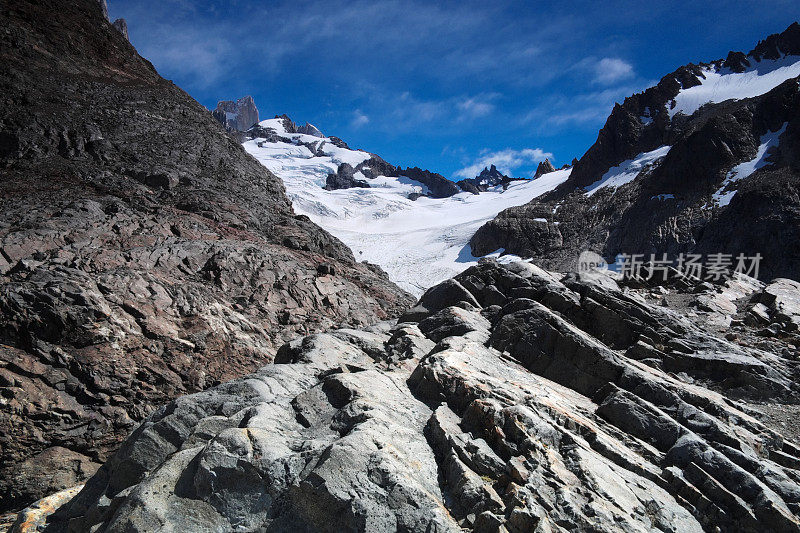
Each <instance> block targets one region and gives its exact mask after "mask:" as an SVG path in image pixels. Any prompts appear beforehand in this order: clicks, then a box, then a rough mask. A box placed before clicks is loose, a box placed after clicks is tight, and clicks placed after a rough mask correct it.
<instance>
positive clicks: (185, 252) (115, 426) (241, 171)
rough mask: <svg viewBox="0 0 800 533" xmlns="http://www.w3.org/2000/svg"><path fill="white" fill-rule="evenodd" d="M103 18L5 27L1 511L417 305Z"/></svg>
mask: <svg viewBox="0 0 800 533" xmlns="http://www.w3.org/2000/svg"><path fill="white" fill-rule="evenodd" d="M102 5H103V2H97V1H96V0H76V1H74V2H56V1H55V0H37V1H36V2H33V1H19V2H11V3H8V2H4V3H3V6H2V9H0V27H2V28H3V31H2V32H0V74H1V76H0V109H1V110H2V112H1V113H0V117H2V118H0V180H1V181H0V183H2V185H0V210H2V212H3V217H2V220H0V397H2V402H0V426H2V427H3V431H2V433H0V502H2V503H1V504H0V508H2V509H9V508H19V507H21V506H23V505H25V504H27V503H29V502H30V501H32V500H34V499H36V498H38V497H40V496H42V495H44V494H46V493H49V492H52V491H54V490H58V489H59V488H63V487H65V486H69V485H74V484H77V483H78V482H80V481H81V480H83V479H85V478H86V477H87V476H88V475H90V474H91V473H92V472H93V471H94V469H96V468H97V467H98V465H99V463H102V462H103V461H105V460H106V458H107V456H108V453H109V452H110V451H112V450H114V449H116V448H117V446H118V445H119V443H120V441H121V439H122V438H123V437H124V436H125V435H126V434H127V433H128V432H129V431H130V430H131V429H132V428H133V427H135V425H136V423H137V422H138V421H139V420H142V419H143V418H144V417H145V416H147V415H148V413H149V412H150V411H152V409H154V408H155V406H157V405H160V404H163V403H164V402H166V401H169V400H170V399H172V398H175V397H176V396H179V395H181V394H185V393H188V392H193V391H197V390H201V389H204V388H207V387H209V386H212V385H214V384H215V383H218V382H220V381H224V380H227V379H231V378H233V377H236V376H240V375H242V374H244V373H246V372H249V371H252V370H253V369H254V368H257V367H259V366H261V365H263V364H265V363H267V362H269V361H270V360H271V359H272V356H273V354H274V349H275V348H277V347H278V346H280V345H282V344H283V343H284V342H285V341H286V340H288V339H290V338H292V337H294V336H295V335H297V334H305V333H307V332H311V331H317V330H321V329H325V328H330V327H333V326H336V325H341V324H351V325H353V326H355V325H359V324H360V325H363V324H367V323H371V322H374V321H375V320H378V319H384V318H387V317H390V316H392V315H395V314H397V313H398V312H399V310H401V309H404V308H405V307H407V305H408V303H409V297H408V295H406V294H405V293H403V292H402V291H400V290H399V289H398V288H397V287H395V286H394V285H393V284H392V283H390V282H389V280H388V279H387V277H386V276H385V274H384V273H383V272H382V271H381V270H380V269H378V268H377V267H374V266H370V265H367V264H363V263H357V262H356V261H355V260H354V258H353V256H352V254H351V252H350V251H349V250H348V249H347V248H346V247H345V246H344V245H343V244H342V243H341V242H339V241H338V240H337V239H335V238H334V237H332V236H331V235H329V234H328V233H326V232H325V231H323V230H321V229H320V228H318V227H317V226H315V225H314V224H312V223H311V222H310V221H309V220H308V219H307V218H306V217H302V216H295V215H294V213H293V212H292V209H291V205H290V203H289V201H288V199H287V198H286V195H285V191H284V188H283V185H282V183H281V181H280V180H279V179H278V178H277V177H275V176H274V175H272V174H271V173H270V172H268V171H267V170H265V169H264V168H263V167H262V166H261V165H260V164H258V162H257V161H255V160H254V159H253V158H251V157H249V156H248V155H247V154H246V153H245V152H244V151H243V149H242V147H241V146H240V145H239V144H238V143H237V142H235V141H234V140H233V139H232V138H231V137H229V136H228V135H227V134H226V132H225V131H224V130H223V128H222V127H221V126H220V125H219V124H218V123H217V122H216V121H215V120H214V119H213V118H212V116H211V115H210V113H208V111H207V110H206V109H204V108H203V107H202V106H201V105H199V104H198V103H197V102H195V101H194V100H192V99H191V98H190V97H189V96H188V95H186V94H185V93H184V92H183V91H181V90H180V89H179V88H177V87H176V86H174V85H173V84H172V83H170V82H168V81H166V80H164V79H162V78H161V77H160V76H159V75H158V74H157V73H156V71H155V70H154V68H153V67H152V65H151V64H150V63H148V62H147V61H146V60H144V59H142V58H141V57H140V56H139V55H138V54H137V53H136V51H135V50H134V48H133V47H132V46H131V45H130V43H128V42H127V41H126V40H125V39H124V37H123V36H122V35H121V34H120V32H119V31H117V30H116V29H115V28H114V27H112V25H111V24H110V23H109V22H108V21H107V20H106V19H105V18H104V14H103V12H102Z"/></svg>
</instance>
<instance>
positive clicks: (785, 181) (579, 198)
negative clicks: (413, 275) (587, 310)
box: [471, 23, 800, 279]
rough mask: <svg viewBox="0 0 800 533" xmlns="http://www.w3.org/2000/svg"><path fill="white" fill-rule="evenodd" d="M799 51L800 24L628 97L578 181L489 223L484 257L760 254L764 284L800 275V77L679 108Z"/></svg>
mask: <svg viewBox="0 0 800 533" xmlns="http://www.w3.org/2000/svg"><path fill="white" fill-rule="evenodd" d="M796 56H800V25H798V24H797V23H795V24H793V25H791V26H790V27H789V28H788V29H787V30H786V31H784V32H783V33H781V34H777V35H773V36H770V37H769V38H767V39H766V40H764V41H762V42H760V43H759V44H758V45H757V46H756V47H755V49H754V50H753V51H751V52H750V53H749V54H747V55H745V54H743V53H734V52H732V53H731V54H729V56H728V58H726V59H725V60H720V61H716V62H714V63H709V64H701V65H693V64H689V65H687V66H685V67H681V68H679V69H678V70H676V71H675V72H673V73H672V74H669V75H667V76H665V77H664V78H663V79H662V80H661V81H660V82H659V83H658V85H656V86H655V87H652V88H650V89H648V90H646V91H644V92H643V93H640V94H635V95H633V96H631V97H629V98H626V99H625V102H624V103H623V104H622V105H617V106H615V107H614V109H613V111H612V112H611V115H610V116H609V118H608V120H607V122H606V124H605V126H604V127H603V129H602V130H601V131H600V133H599V135H598V138H597V141H596V142H595V144H594V145H592V147H590V148H589V150H587V152H586V153H585V154H584V155H583V157H581V158H580V160H579V161H578V162H577V163H576V164H575V166H574V168H573V171H572V174H571V175H570V178H569V179H568V180H567V181H566V182H565V183H563V184H562V185H561V186H559V187H558V189H556V190H555V191H553V192H552V193H550V194H548V195H545V196H542V197H541V198H538V199H537V200H535V201H534V202H531V203H530V204H528V205H525V206H520V207H515V208H511V209H508V210H506V211H504V212H503V213H501V214H500V215H499V216H498V217H497V218H496V219H495V220H493V221H491V222H489V223H487V224H486V225H485V226H483V227H482V228H481V229H480V230H479V231H478V232H477V233H476V234H475V236H474V237H473V239H472V241H471V245H472V251H473V254H474V255H476V256H478V255H485V254H487V253H491V252H493V251H495V250H497V249H498V248H504V249H505V251H506V253H513V254H517V255H520V256H524V257H534V258H535V259H537V261H539V262H540V263H541V264H543V265H546V266H549V267H551V268H555V269H569V268H574V267H575V262H576V259H577V256H578V254H579V253H580V252H581V251H582V250H585V249H589V250H593V251H595V252H598V253H600V254H602V255H604V256H605V257H606V258H609V259H610V258H613V257H614V256H616V255H617V254H619V253H628V254H634V253H642V254H651V253H655V254H662V253H668V254H678V253H681V252H703V253H713V252H724V253H730V254H739V253H744V254H754V253H756V252H760V253H761V254H762V255H763V256H764V263H763V268H762V270H761V272H760V274H761V277H762V278H763V279H770V278H773V277H776V276H787V277H792V278H795V279H798V278H800V264H799V263H798V260H797V258H798V257H800V249H799V248H798V242H800V240H798V237H799V236H800V235H798V233H797V231H798V230H797V228H798V226H800V198H799V197H798V195H797V193H796V190H797V187H798V184H800V89H798V78H792V77H790V78H789V79H787V80H786V81H784V82H783V83H781V84H780V85H777V86H776V87H774V88H773V89H772V90H769V91H767V92H765V93H764V94H760V95H759V96H754V97H750V98H741V99H738V100H728V101H723V102H719V103H707V104H705V105H702V106H700V107H699V108H698V109H696V110H693V111H691V112H690V113H689V114H688V115H687V114H684V113H681V112H677V111H676V108H675V106H676V98H677V97H678V95H679V93H680V92H682V91H683V92H685V91H690V90H692V89H693V88H697V87H698V86H699V85H702V84H703V83H714V78H713V76H716V75H717V74H718V73H722V74H726V73H727V74H730V73H738V72H742V71H744V70H745V69H748V68H749V69H754V68H761V69H762V70H769V68H771V67H765V66H761V67H758V66H757V65H758V63H757V59H762V60H767V61H770V60H778V59H779V58H788V59H791V58H792V57H795V58H796ZM782 60H784V62H785V64H789V63H790V61H788V60H786V59H782ZM709 72H711V74H709ZM709 79H710V80H711V81H708V80H709ZM679 107H680V104H679V103H678V108H679ZM772 134H775V142H774V143H773V144H772V145H770V146H769V149H768V151H767V153H765V154H762V156H763V161H762V162H760V163H759V165H758V170H757V171H756V172H754V173H753V174H752V175H750V176H749V177H746V178H744V179H741V180H740V181H736V182H735V183H733V184H732V185H731V189H730V190H731V191H732V190H735V189H736V188H737V187H738V188H739V189H740V192H737V193H736V194H735V195H734V196H733V198H732V199H730V201H729V203H725V202H719V201H718V200H719V198H718V197H719V196H720V195H719V194H717V193H718V191H720V190H721V189H722V188H723V187H725V186H726V183H727V182H728V181H729V180H728V178H729V177H730V176H731V174H732V173H736V172H741V170H737V167H738V165H740V164H742V163H745V162H748V161H752V160H754V158H758V157H759V150H760V148H761V146H762V145H763V143H764V138H765V136H770V135H772ZM658 149H667V150H668V153H667V154H666V155H665V156H663V157H662V158H659V159H657V160H655V161H653V162H652V163H651V164H648V165H646V166H644V167H643V168H641V169H640V171H637V172H638V175H637V176H636V179H634V180H633V181H630V182H629V183H627V184H625V185H622V186H619V187H617V188H612V187H607V188H603V189H600V190H598V191H596V192H595V193H593V194H592V195H591V196H587V195H586V194H585V193H584V192H583V191H584V188H586V187H590V186H592V184H595V183H597V182H598V181H599V180H601V179H602V178H603V177H604V176H605V175H606V174H607V173H609V172H613V171H614V169H615V168H621V167H624V166H625V165H626V164H629V163H630V162H631V161H632V160H635V159H636V158H637V157H640V156H642V155H643V154H647V153H651V152H653V151H656V150H658ZM637 172H634V175H636V174H637ZM543 220H544V221H543ZM776 228H778V229H779V231H778V234H777V235H776V234H775V230H776Z"/></svg>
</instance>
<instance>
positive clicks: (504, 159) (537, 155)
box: [455, 148, 553, 178]
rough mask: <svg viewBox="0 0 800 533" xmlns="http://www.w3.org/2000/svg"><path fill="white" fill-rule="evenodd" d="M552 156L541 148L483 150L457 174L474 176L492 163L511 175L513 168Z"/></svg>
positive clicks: (463, 176) (456, 173) (467, 176)
mask: <svg viewBox="0 0 800 533" xmlns="http://www.w3.org/2000/svg"><path fill="white" fill-rule="evenodd" d="M552 157H553V154H551V153H550V152H545V151H544V150H542V149H541V148H523V149H522V150H514V149H512V148H506V149H505V150H500V151H498V152H491V151H489V150H483V151H482V152H481V155H480V156H479V157H478V159H476V160H475V162H474V163H472V164H471V165H467V166H466V167H464V168H462V169H460V170H457V171H456V172H455V175H456V176H459V177H462V178H474V177H475V176H477V175H478V174H480V172H481V170H483V169H484V168H486V167H488V166H490V165H494V166H496V167H497V170H499V171H500V172H502V173H503V174H507V175H511V174H512V171H513V170H515V169H518V168H519V167H521V166H524V165H528V164H532V163H538V162H540V161H544V160H545V158H552Z"/></svg>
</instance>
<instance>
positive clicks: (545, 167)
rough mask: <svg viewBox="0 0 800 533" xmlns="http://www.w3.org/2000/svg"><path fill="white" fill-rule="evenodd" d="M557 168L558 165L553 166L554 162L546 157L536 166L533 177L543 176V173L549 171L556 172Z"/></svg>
mask: <svg viewBox="0 0 800 533" xmlns="http://www.w3.org/2000/svg"><path fill="white" fill-rule="evenodd" d="M555 170H556V167H554V166H553V163H551V162H550V160H549V159H547V158H545V160H544V161H542V162H541V163H539V166H537V167H536V172H535V173H534V174H533V179H536V178H541V177H542V176H543V175H545V174H547V173H549V172H555Z"/></svg>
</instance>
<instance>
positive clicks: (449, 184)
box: [326, 145, 461, 198]
mask: <svg viewBox="0 0 800 533" xmlns="http://www.w3.org/2000/svg"><path fill="white" fill-rule="evenodd" d="M344 147H345V148H346V147H347V145H344ZM355 172H361V173H362V174H364V177H366V178H367V179H368V180H369V179H374V178H376V177H377V176H394V177H400V176H403V177H406V178H410V179H412V180H414V181H418V182H419V183H421V184H422V185H424V186H426V187H427V188H428V196H430V197H431V198H448V197H450V196H453V195H454V194H458V193H459V192H461V188H460V187H459V185H457V184H456V183H455V182H453V181H451V180H449V179H447V178H445V177H444V176H442V175H441V174H437V173H436V172H431V171H429V170H423V169H421V168H419V167H409V168H407V169H405V170H403V167H396V166H394V165H392V164H391V163H387V162H386V161H384V160H383V159H382V158H381V157H380V156H377V155H375V154H370V158H369V159H367V160H365V161H363V162H361V163H359V164H358V165H356V166H355V167H353V166H352V165H349V164H347V163H343V164H342V165H340V166H339V168H338V169H337V171H336V174H330V175H328V179H327V181H326V188H327V189H330V190H334V189H348V188H350V187H369V182H368V181H364V180H358V179H354V176H353V174H354V173H355Z"/></svg>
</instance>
